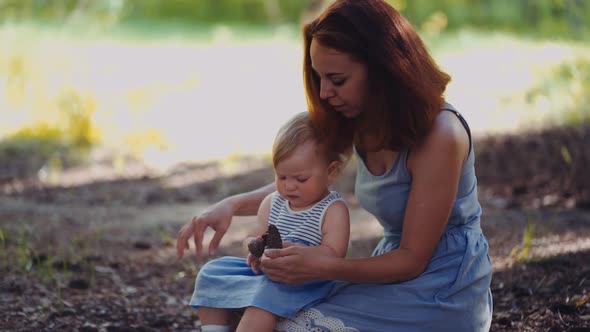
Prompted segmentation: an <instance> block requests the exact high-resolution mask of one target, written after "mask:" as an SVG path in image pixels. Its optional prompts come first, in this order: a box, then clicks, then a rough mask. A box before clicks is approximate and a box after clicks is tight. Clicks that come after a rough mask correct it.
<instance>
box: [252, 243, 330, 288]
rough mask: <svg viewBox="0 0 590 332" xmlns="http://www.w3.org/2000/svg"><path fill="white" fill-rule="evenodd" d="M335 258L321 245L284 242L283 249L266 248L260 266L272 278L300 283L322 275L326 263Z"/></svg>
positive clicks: (277, 280) (293, 283)
mask: <svg viewBox="0 0 590 332" xmlns="http://www.w3.org/2000/svg"><path fill="white" fill-rule="evenodd" d="M330 259H333V257H331V256H328V255H327V253H326V251H324V250H323V248H321V246H315V247H308V246H303V245H300V244H294V243H289V242H283V249H266V250H265V251H264V255H263V256H262V258H261V259H260V267H261V269H262V271H264V273H265V274H266V275H267V276H268V278H269V279H270V280H273V281H276V282H284V283H287V284H292V285H298V284H302V283H304V282H307V281H311V280H315V279H324V278H325V276H323V275H322V272H323V270H324V269H325V268H326V266H327V265H326V263H327V262H328V261H329V260H330Z"/></svg>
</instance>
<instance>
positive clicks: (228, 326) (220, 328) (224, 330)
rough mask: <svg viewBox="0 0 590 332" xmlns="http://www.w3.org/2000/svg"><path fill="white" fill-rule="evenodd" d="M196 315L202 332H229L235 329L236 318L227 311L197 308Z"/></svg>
mask: <svg viewBox="0 0 590 332" xmlns="http://www.w3.org/2000/svg"><path fill="white" fill-rule="evenodd" d="M197 315H198V316H199V319H200V320H201V330H202V331H204V332H205V331H206V332H209V331H211V332H229V331H232V330H233V328H232V326H233V327H235V318H236V317H235V314H233V313H232V311H231V310H229V309H221V308H210V307H199V309H198V310H197Z"/></svg>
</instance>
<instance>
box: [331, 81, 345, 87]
mask: <svg viewBox="0 0 590 332" xmlns="http://www.w3.org/2000/svg"><path fill="white" fill-rule="evenodd" d="M345 82H346V80H335V81H332V84H334V85H335V86H341V85H343V84H344V83H345Z"/></svg>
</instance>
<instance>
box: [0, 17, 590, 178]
mask: <svg viewBox="0 0 590 332" xmlns="http://www.w3.org/2000/svg"><path fill="white" fill-rule="evenodd" d="M243 35H244V32H240V31H236V30H232V29H230V28H227V27H218V28H213V29H211V30H210V31H209V33H207V34H204V33H203V34H200V35H199V34H195V36H194V37H191V35H190V33H185V34H178V35H175V34H171V35H170V36H169V38H167V37H166V36H165V35H162V34H159V35H156V34H154V36H152V37H151V38H150V37H149V34H148V35H147V36H141V38H140V37H135V38H134V37H133V36H132V35H129V34H121V35H106V34H105V35H100V36H94V37H86V38H85V37H83V36H78V37H76V35H75V34H73V33H71V32H64V31H60V30H58V29H47V30H45V29H41V28H39V27H35V26H31V25H21V26H18V25H16V26H6V25H5V26H2V27H0V91H1V92H0V93H2V95H3V96H2V98H0V137H7V136H8V135H11V134H14V133H16V132H17V131H18V130H20V129H22V128H24V127H33V128H34V127H35V126H40V125H45V126H50V127H53V128H58V129H59V130H62V131H67V130H68V129H67V125H66V121H64V119H63V114H64V113H66V114H67V112H70V113H76V112H78V113H80V114H88V115H89V116H90V118H89V119H90V120H89V121H90V122H89V123H88V124H87V125H88V126H90V127H91V128H90V129H89V130H90V132H91V133H92V134H90V136H91V137H92V139H93V140H96V141H98V143H100V144H102V145H103V146H105V147H106V148H107V149H113V150H120V149H124V150H125V151H127V152H128V153H131V154H133V155H135V156H138V157H141V158H144V160H146V162H147V163H148V164H150V165H152V166H154V167H156V168H165V167H168V166H170V165H172V164H174V163H177V162H178V161H181V160H207V159H220V158H226V157H227V156H231V155H232V154H233V155H236V154H264V153H267V152H268V151H269V150H270V148H271V144H272V140H273V138H274V135H275V132H276V129H277V128H278V127H279V126H280V124H281V123H283V122H284V121H285V120H286V119H287V118H289V117H290V116H291V115H293V114H294V113H296V112H299V111H302V110H305V108H306V104H305V98H304V94H303V86H302V80H301V52H302V51H301V45H300V41H299V40H298V39H297V38H294V37H293V36H294V35H295V34H294V33H293V29H288V28H281V29H277V30H269V31H267V33H266V34H259V35H252V36H253V37H250V38H245V37H243ZM426 40H427V43H428V45H429V46H430V48H431V49H432V51H433V54H434V55H435V57H436V58H437V60H438V61H439V62H440V64H441V66H442V67H443V68H444V69H445V70H447V71H448V72H449V73H451V74H452V76H453V81H452V83H451V85H450V86H449V88H448V92H447V97H448V99H449V101H450V102H451V103H454V104H455V105H456V106H457V107H458V108H459V109H460V110H461V111H462V112H463V113H464V114H465V115H466V116H467V118H468V119H469V121H470V123H471V125H472V127H473V129H474V131H475V132H476V133H480V134H481V133H489V132H496V131H506V130H516V129H521V128H523V127H527V126H531V125H533V124H534V125H537V124H540V123H541V122H540V121H541V120H540V119H542V118H543V117H545V116H548V115H550V114H553V113H554V112H559V111H560V108H559V107H556V105H554V104H555V102H554V101H553V100H552V99H550V98H549V97H546V96H544V95H542V94H541V95H539V96H537V97H535V98H534V99H531V98H527V92H528V91H530V90H531V89H534V88H535V87H536V85H537V84H538V82H539V81H541V80H543V79H544V78H546V77H547V75H549V74H550V73H551V71H552V70H553V69H555V67H557V66H560V65H562V64H564V63H568V62H572V61H575V60H576V59H579V58H583V59H584V58H585V59H588V58H589V54H590V48H588V47H587V46H581V45H574V44H568V43H559V42H535V41H528V40H523V39H518V38H516V37H511V36H507V35H501V34H483V33H475V32H469V31H463V32H460V33H456V34H449V35H441V36H439V37H436V38H426ZM72 98H73V99H72ZM64 100H65V101H66V102H69V103H70V104H67V103H66V104H64ZM68 100H69V101H68ZM72 103H73V104H72ZM64 105H69V106H68V107H69V110H64ZM558 106H559V105H558ZM552 112H553V113H552Z"/></svg>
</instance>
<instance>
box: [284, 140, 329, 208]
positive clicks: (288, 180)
mask: <svg viewBox="0 0 590 332" xmlns="http://www.w3.org/2000/svg"><path fill="white" fill-rule="evenodd" d="M275 183H276V187H277V190H278V192H279V194H281V196H282V197H284V198H285V199H286V200H288V201H289V206H290V207H291V209H294V210H304V209H307V208H309V207H311V206H312V205H313V204H315V203H317V202H318V201H320V200H321V199H322V198H324V196H326V195H327V194H328V192H329V189H328V187H329V185H330V170H329V165H328V163H327V161H326V160H325V158H323V157H321V156H320V155H319V154H318V151H317V146H316V144H315V142H312V141H308V142H306V143H304V144H303V145H301V146H299V147H298V148H297V149H295V150H294V151H293V153H292V154H291V156H289V157H287V158H286V159H284V160H282V161H281V162H279V163H278V164H277V165H276V167H275Z"/></svg>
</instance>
